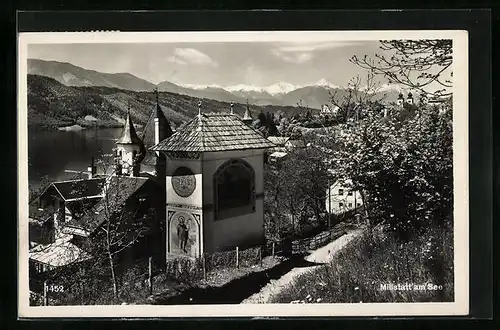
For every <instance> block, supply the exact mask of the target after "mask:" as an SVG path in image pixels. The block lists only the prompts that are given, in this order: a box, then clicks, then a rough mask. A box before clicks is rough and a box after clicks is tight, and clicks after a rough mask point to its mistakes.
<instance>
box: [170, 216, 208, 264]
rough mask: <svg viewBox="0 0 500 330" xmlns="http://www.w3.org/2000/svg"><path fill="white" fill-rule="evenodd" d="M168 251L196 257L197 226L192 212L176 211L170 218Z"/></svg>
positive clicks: (197, 245)
mask: <svg viewBox="0 0 500 330" xmlns="http://www.w3.org/2000/svg"><path fill="white" fill-rule="evenodd" d="M170 219H171V220H170V226H169V229H170V232H169V240H170V242H169V247H170V248H169V253H172V254H176V255H187V256H190V257H198V254H199V249H200V247H199V244H200V238H199V226H198V223H197V222H196V220H195V218H194V217H193V215H192V214H190V213H188V212H182V211H178V212H175V213H173V214H172V216H171V218H170Z"/></svg>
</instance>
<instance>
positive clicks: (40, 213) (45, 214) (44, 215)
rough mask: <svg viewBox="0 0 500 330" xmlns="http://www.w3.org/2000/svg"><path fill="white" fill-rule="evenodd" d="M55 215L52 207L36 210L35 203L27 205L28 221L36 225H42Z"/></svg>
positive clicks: (36, 205) (36, 204)
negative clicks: (34, 222)
mask: <svg viewBox="0 0 500 330" xmlns="http://www.w3.org/2000/svg"><path fill="white" fill-rule="evenodd" d="M54 213H55V210H54V208H53V207H51V206H50V207H47V208H43V209H41V208H38V203H37V202H36V201H34V202H32V203H30V204H29V205H28V214H29V219H30V221H36V222H38V223H44V222H45V221H47V220H49V219H50V217H51V216H52V215H53V214H54Z"/></svg>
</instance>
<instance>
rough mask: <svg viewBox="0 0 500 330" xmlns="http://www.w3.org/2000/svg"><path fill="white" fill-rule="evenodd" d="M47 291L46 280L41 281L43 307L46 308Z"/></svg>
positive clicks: (47, 300) (47, 301) (47, 303)
mask: <svg viewBox="0 0 500 330" xmlns="http://www.w3.org/2000/svg"><path fill="white" fill-rule="evenodd" d="M47 291H48V289H47V280H45V281H43V305H44V306H48V305H49V295H48V292H47Z"/></svg>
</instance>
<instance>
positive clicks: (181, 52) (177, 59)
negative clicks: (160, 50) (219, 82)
mask: <svg viewBox="0 0 500 330" xmlns="http://www.w3.org/2000/svg"><path fill="white" fill-rule="evenodd" d="M167 61H168V62H171V63H176V64H182V65H187V64H195V65H210V66H213V67H217V66H219V63H217V62H216V61H214V60H213V59H212V58H211V57H210V56H208V55H207V54H205V53H202V52H200V51H199V50H197V49H194V48H176V49H175V50H174V54H173V55H172V56H169V57H168V58H167Z"/></svg>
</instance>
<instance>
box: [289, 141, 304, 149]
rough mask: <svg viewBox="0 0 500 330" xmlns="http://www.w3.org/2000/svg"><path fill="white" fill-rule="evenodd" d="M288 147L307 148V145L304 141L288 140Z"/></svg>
mask: <svg viewBox="0 0 500 330" xmlns="http://www.w3.org/2000/svg"><path fill="white" fill-rule="evenodd" d="M286 143H287V144H288V145H291V146H292V147H295V148H305V147H306V144H305V143H304V141H302V140H288V141H287V142H286Z"/></svg>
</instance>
